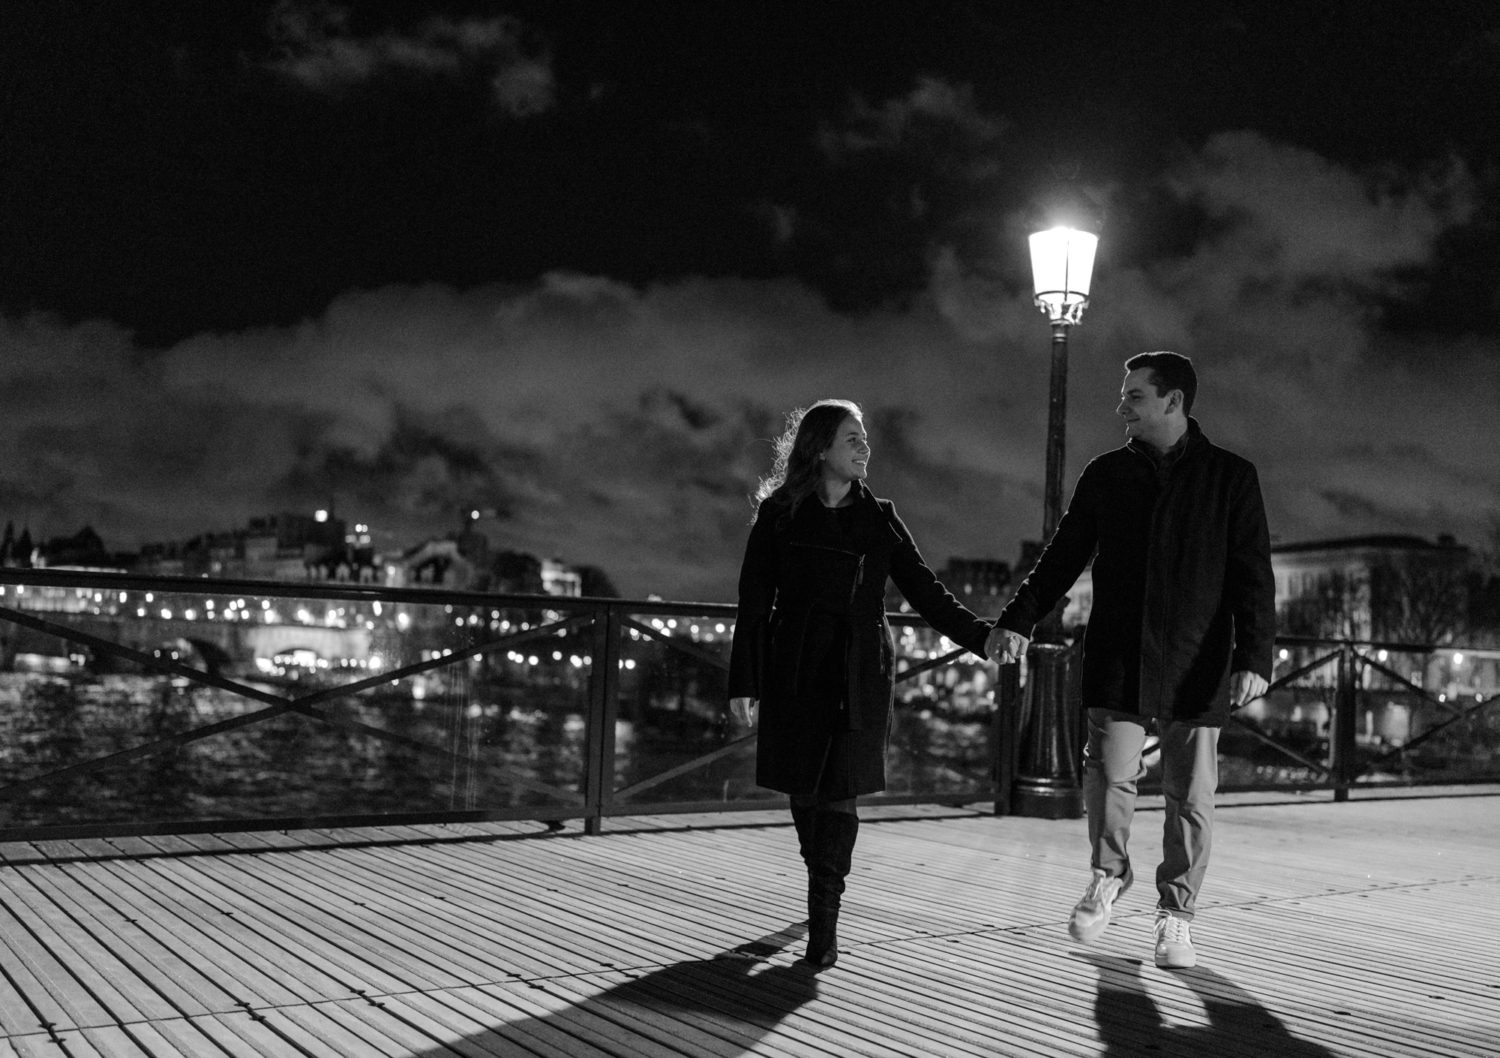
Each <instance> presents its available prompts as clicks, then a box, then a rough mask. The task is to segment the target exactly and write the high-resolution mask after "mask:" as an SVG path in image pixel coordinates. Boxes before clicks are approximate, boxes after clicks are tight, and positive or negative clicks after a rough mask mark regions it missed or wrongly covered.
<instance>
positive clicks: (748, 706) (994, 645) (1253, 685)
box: [729, 625, 1268, 726]
mask: <svg viewBox="0 0 1500 1058" xmlns="http://www.w3.org/2000/svg"><path fill="white" fill-rule="evenodd" d="M1030 645H1031V640H1030V639H1028V638H1027V637H1026V636H1023V635H1022V634H1021V633H1020V632H1012V631H1011V630H1010V629H1009V628H1001V627H1000V626H999V625H996V626H995V627H994V628H992V629H990V634H989V638H987V639H986V640H985V643H984V655H985V657H986V658H988V659H989V660H990V661H992V662H994V663H995V664H996V665H1014V664H1015V663H1016V662H1018V661H1020V660H1021V659H1022V658H1023V657H1025V656H1026V648H1027V647H1028V646H1030ZM1267 686H1268V684H1267V682H1266V678H1265V677H1264V676H1261V675H1259V674H1257V673H1254V672H1249V671H1246V670H1241V671H1239V672H1236V673H1234V674H1233V675H1231V676H1230V677H1229V701H1230V704H1231V705H1232V706H1233V707H1234V708H1236V709H1238V708H1240V706H1242V705H1244V704H1246V703H1247V702H1252V701H1254V700H1255V699H1257V698H1259V697H1260V696H1261V695H1263V694H1265V693H1266V687H1267ZM759 704H760V703H759V702H758V701H757V700H756V699H754V698H731V699H729V708H730V711H731V712H733V713H734V717H735V719H736V720H738V721H739V722H740V723H742V724H747V725H750V726H753V725H754V724H755V713H756V707H757V706H758V705H759Z"/></svg>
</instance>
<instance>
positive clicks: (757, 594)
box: [729, 503, 776, 698]
mask: <svg viewBox="0 0 1500 1058" xmlns="http://www.w3.org/2000/svg"><path fill="white" fill-rule="evenodd" d="M770 506H771V505H770V504H768V503H762V504H761V505H760V512H759V513H758V514H757V515H756V518H755V525H754V526H753V527H752V528H751V529H750V540H749V542H748V543H747V544H746V545H745V561H744V563H743V564H741V566H740V606H739V613H738V615H737V616H736V618H735V622H734V641H733V644H732V645H731V646H730V650H729V697H731V698H759V697H760V695H761V686H760V684H761V679H762V676H763V669H764V659H765V657H766V651H767V650H769V649H770V643H769V636H770V623H771V609H772V607H773V606H774V605H775V603H776V533H775V528H774V523H775V521H776V514H775V512H774V511H773V510H771V509H770Z"/></svg>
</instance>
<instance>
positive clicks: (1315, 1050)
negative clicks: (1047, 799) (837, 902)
mask: <svg viewBox="0 0 1500 1058" xmlns="http://www.w3.org/2000/svg"><path fill="white" fill-rule="evenodd" d="M1433 793H1434V796H1412V795H1411V794H1407V795H1404V796H1403V798H1402V799H1376V798H1374V797H1373V796H1372V795H1370V794H1368V793H1367V794H1363V795H1361V794H1359V793H1356V795H1355V799H1354V800H1351V801H1350V802H1348V803H1344V804H1335V803H1332V802H1330V801H1328V800H1327V795H1317V796H1305V797H1296V796H1289V797H1284V798H1282V799H1281V801H1280V802H1277V803H1267V802H1265V800H1264V799H1263V798H1262V800H1261V801H1260V802H1256V801H1255V799H1254V798H1250V797H1238V798H1236V797H1234V796H1230V797H1226V798H1224V799H1223V803H1222V807H1221V809H1220V812H1219V816H1218V834H1217V835H1216V839H1215V853H1214V855H1215V862H1214V865H1213V868H1212V871H1211V873H1210V876H1209V880H1208V884H1207V886H1206V887H1205V891H1204V895H1203V906H1202V907H1201V908H1200V913H1199V919H1198V923H1197V926H1196V928H1195V938H1196V940H1197V943H1198V948H1199V954H1200V966H1199V968H1198V969H1195V970H1187V971H1173V972H1168V971H1162V970H1158V969H1156V968H1155V967H1154V966H1153V965H1152V963H1151V960H1150V944H1149V941H1150V922H1151V905H1152V904H1153V902H1154V901H1153V898H1152V897H1153V894H1152V887H1151V884H1150V882H1149V878H1150V877H1151V873H1152V866H1153V865H1154V863H1155V861H1156V856H1157V854H1158V852H1159V847H1160V824H1161V811H1160V804H1159V801H1158V802H1155V803H1154V804H1153V803H1152V802H1150V801H1147V802H1143V806H1142V810H1141V812H1140V814H1139V815H1138V817H1137V820H1138V824H1137V828H1136V829H1137V848H1136V850H1135V854H1136V857H1137V865H1138V869H1139V872H1140V876H1141V884H1139V885H1137V886H1136V887H1135V889H1134V891H1132V892H1131V893H1129V894H1128V895H1127V896H1125V897H1123V898H1122V901H1121V904H1120V905H1119V906H1118V911H1117V915H1118V917H1117V921H1116V923H1115V924H1114V925H1113V926H1112V927H1111V928H1110V930H1109V931H1108V932H1107V933H1106V934H1105V936H1104V938H1103V939H1102V941H1101V942H1100V943H1098V944H1096V945H1094V946H1092V947H1087V948H1085V947H1082V946H1080V945H1078V944H1076V943H1074V942H1073V941H1071V940H1070V939H1069V938H1068V935H1067V933H1066V929H1065V921H1066V917H1067V914H1068V911H1069V909H1070V907H1071V905H1072V903H1073V901H1074V899H1075V898H1076V897H1077V895H1078V894H1079V893H1080V892H1081V891H1082V889H1083V884H1084V881H1085V878H1086V875H1087V871H1086V860H1085V858H1084V845H1085V837H1084V824H1083V822H1082V821H1063V822H1048V821H1042V820H1034V819H1016V818H996V817H994V816H992V815H988V814H986V813H985V812H983V811H973V810H967V809H947V808H898V807H884V808H880V809H876V810H869V811H867V814H866V816H865V818H866V825H865V827H864V828H863V831H862V833H861V837H860V845H859V848H858V850H857V852H856V860H855V863H856V869H855V872H854V874H853V876H852V877H851V879H850V889H849V893H848V895H847V896H846V910H845V916H844V923H843V927H842V929H841V938H842V955H841V957H840V960H839V963H838V965H837V966H836V967H835V968H833V969H831V970H829V971H826V972H824V973H822V974H819V975H816V976H815V975H812V974H811V973H810V972H808V971H807V970H806V969H805V968H804V967H802V966H800V965H799V964H798V963H797V961H796V956H797V954H798V953H799V952H800V949H801V940H802V934H803V927H802V926H801V924H800V923H801V920H802V918H803V906H802V896H803V882H802V868H801V864H800V862H799V861H798V860H797V856H796V852H795V847H794V845H795V842H794V838H793V835H792V833H791V829H790V826H789V825H788V823H787V820H786V815H785V813H778V812H754V813H737V814H733V815H727V816H726V815H719V816H668V817H654V818H640V817H636V818H617V819H610V820H608V821H607V823H606V832H605V834H604V835H602V836H599V837H582V836H579V835H578V833H577V831H576V830H574V829H569V830H564V831H561V832H555V833H554V832H549V831H547V830H546V829H545V827H544V825H543V824H538V823H513V824H484V825H446V826H428V827H396V828H380V829H366V830H359V831H315V832H314V831H302V832H298V831H293V832H289V833H265V834H224V835H222V836H216V835H194V836H186V837H141V838H112V839H88V840H76V841H50V842H45V843H25V844H11V845H5V846H0V855H3V857H4V865H3V866H0V941H3V943H4V945H5V949H6V950H5V951H4V953H3V961H0V969H3V971H4V974H3V980H0V1030H3V1033H4V1035H5V1037H6V1042H8V1044H9V1047H8V1049H7V1048H6V1047H5V1046H4V1045H3V1044H0V1053H6V1054H9V1053H17V1054H26V1055H60V1054H66V1055H75V1056H90V1058H92V1056H95V1055H145V1054H150V1055H157V1056H172V1055H185V1056H198V1055H206V1054H222V1055H246V1056H249V1055H294V1054H302V1055H341V1056H342V1055H387V1056H391V1055H432V1056H437V1055H468V1056H480V1055H538V1056H542V1055H545V1056H554V1058H561V1056H566V1058H592V1056H604V1055H611V1056H616V1055H630V1056H656V1058H671V1056H699V1055H715V1056H726V1058H727V1056H734V1055H742V1054H749V1053H754V1054H758V1055H786V1056H792V1055H797V1056H844V1055H918V1054H921V1055H941V1056H947V1055H986V1056H988V1055H1035V1056H1046V1055H1057V1054H1066V1055H1110V1056H1123V1055H1137V1054H1140V1055H1146V1054H1152V1055H1156V1054H1163V1055H1179V1056H1183V1058H1188V1056H1198V1055H1242V1056H1245V1058H1252V1056H1266V1055H1275V1056H1287V1055H1293V1056H1327V1055H1351V1056H1352V1055H1360V1056H1380V1055H1412V1054H1422V1055H1427V1056H1443V1055H1481V1054H1483V1055H1491V1054H1494V1053H1495V1052H1496V1049H1497V1044H1500V979H1497V978H1496V975H1495V973H1494V963H1493V948H1494V938H1495V937H1496V936H1500V909H1497V905H1496V902H1495V899H1494V894H1495V892H1496V888H1495V887H1496V883H1497V882H1500V850H1497V846H1496V842H1495V840H1494V835H1495V824H1494V819H1495V810H1496V807H1497V804H1500V801H1497V799H1496V797H1497V796H1500V788H1496V787H1486V788H1480V789H1477V790H1476V789H1474V788H1471V789H1469V790H1466V791H1463V792H1461V793H1455V792H1452V791H1447V792H1441V793H1442V795H1441V796H1437V795H1436V794H1438V793H1440V792H1439V791H1433ZM1361 798H1363V799H1361ZM55 1044H57V1045H60V1046H54V1045H55Z"/></svg>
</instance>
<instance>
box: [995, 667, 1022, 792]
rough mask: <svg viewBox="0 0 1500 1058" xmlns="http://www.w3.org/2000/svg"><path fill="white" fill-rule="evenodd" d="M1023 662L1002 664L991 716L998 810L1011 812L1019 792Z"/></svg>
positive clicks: (996, 682)
mask: <svg viewBox="0 0 1500 1058" xmlns="http://www.w3.org/2000/svg"><path fill="white" fill-rule="evenodd" d="M1020 735H1021V666H1020V665H1001V666H1000V673H999V675H998V676H997V677H996V681H995V715H994V717H993V718H992V720H991V730H990V746H991V748H992V752H993V754H994V760H993V762H992V771H993V775H992V778H993V779H994V781H995V814H996V815H997V816H1008V815H1010V814H1011V809H1012V805H1011V801H1012V799H1013V797H1014V794H1015V786H1016V763H1017V761H1018V760H1019V759H1020V753H1021V747H1020Z"/></svg>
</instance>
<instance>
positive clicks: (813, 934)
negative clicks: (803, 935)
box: [805, 809, 859, 969]
mask: <svg viewBox="0 0 1500 1058" xmlns="http://www.w3.org/2000/svg"><path fill="white" fill-rule="evenodd" d="M858 836H859V817H858V816H856V815H855V814H853V813H852V812H830V811H827V810H826V809H825V810H822V811H819V812H818V814H817V822H816V826H815V838H816V842H815V844H814V853H813V858H812V862H811V863H809V865H808V887H807V954H806V956H805V958H806V959H807V961H808V962H810V963H812V964H813V965H814V966H816V967H818V968H819V969H826V968H827V967H829V966H832V965H833V964H834V963H835V962H837V961H838V957H839V952H838V943H839V941H838V925H839V907H840V905H841V903H842V900H841V898H842V897H843V894H844V879H845V878H847V877H848V876H849V870H850V868H851V866H852V865H853V859H854V842H855V839H856V838H857V837H858Z"/></svg>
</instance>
